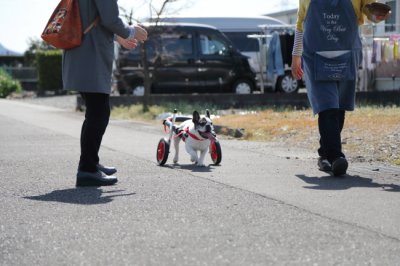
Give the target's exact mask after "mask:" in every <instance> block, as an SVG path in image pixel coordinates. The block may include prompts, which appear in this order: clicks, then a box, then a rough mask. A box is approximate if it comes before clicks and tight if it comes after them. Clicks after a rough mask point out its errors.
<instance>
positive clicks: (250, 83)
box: [116, 23, 256, 96]
mask: <svg viewBox="0 0 400 266" xmlns="http://www.w3.org/2000/svg"><path fill="white" fill-rule="evenodd" d="M144 26H145V27H146V29H147V31H148V33H149V38H148V40H147V41H146V42H145V45H146V50H147V53H146V54H147V62H148V66H149V67H148V68H149V76H150V80H151V93H166V94H168V93H221V92H231V93H240V94H248V93H251V92H252V91H253V90H254V88H255V84H256V82H255V76H256V75H255V73H254V72H253V71H252V69H251V68H250V65H249V62H248V60H247V57H246V56H244V55H242V54H241V53H240V52H239V51H238V50H237V49H236V48H234V46H233V44H232V43H231V41H229V39H228V38H227V37H226V36H225V35H223V34H222V33H221V32H219V31H218V30H217V29H216V28H213V27H211V26H206V25H200V24H188V23H179V24H176V23H161V24H160V23H159V24H157V25H156V24H145V25H144ZM141 60H142V59H141V49H140V48H139V47H138V48H136V49H134V50H131V51H127V50H125V49H121V50H120V52H119V58H118V60H117V64H116V65H117V67H116V77H117V82H118V83H117V84H118V90H119V92H120V93H121V94H124V93H128V94H133V95H138V96H140V95H143V93H144V85H143V84H144V72H143V67H142V61H141Z"/></svg>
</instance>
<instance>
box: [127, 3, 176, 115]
mask: <svg viewBox="0 0 400 266" xmlns="http://www.w3.org/2000/svg"><path fill="white" fill-rule="evenodd" d="M178 1H180V0H162V1H155V0H148V1H145V3H147V4H148V7H149V19H148V20H149V21H152V22H155V24H156V25H157V24H158V23H159V22H160V21H161V16H162V15H165V14H166V13H167V12H168V8H167V7H168V5H169V4H170V3H173V2H178ZM155 2H157V3H155ZM160 3H161V4H160ZM181 8H183V7H180V8H178V9H177V10H175V11H174V12H178V11H179V10H180V9H181ZM121 11H122V16H123V17H124V18H125V19H126V20H127V22H128V24H129V25H132V24H133V21H134V20H135V19H134V9H133V8H131V9H130V10H126V9H124V8H121ZM136 21H138V20H136ZM150 35H151V33H149V36H148V37H149V38H150V37H151V36H150ZM139 49H141V56H142V58H141V61H142V66H143V72H144V81H143V83H144V84H143V85H144V95H143V111H148V109H149V108H148V102H149V101H148V99H149V98H148V97H149V95H150V86H151V81H150V76H149V67H148V61H147V50H146V45H145V44H144V43H142V44H140V47H139Z"/></svg>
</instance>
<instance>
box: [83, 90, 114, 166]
mask: <svg viewBox="0 0 400 266" xmlns="http://www.w3.org/2000/svg"><path fill="white" fill-rule="evenodd" d="M81 95H82V98H83V99H84V101H85V105H86V112H85V120H84V122H83V125H82V130H81V156H80V159H79V167H78V169H79V170H80V171H86V172H95V171H97V164H98V163H99V149H100V145H101V141H102V139H103V135H104V133H105V131H106V128H107V125H108V121H109V119H110V102H109V100H110V96H109V95H108V94H104V93H86V92H85V93H81Z"/></svg>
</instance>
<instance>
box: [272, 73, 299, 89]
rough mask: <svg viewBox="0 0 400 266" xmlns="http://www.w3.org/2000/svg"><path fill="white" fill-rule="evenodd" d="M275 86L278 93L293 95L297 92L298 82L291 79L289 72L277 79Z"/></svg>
mask: <svg viewBox="0 0 400 266" xmlns="http://www.w3.org/2000/svg"><path fill="white" fill-rule="evenodd" d="M276 86H277V89H278V91H282V92H284V93H294V92H297V91H298V90H299V82H298V81H297V80H296V79H295V78H293V76H292V74H291V73H290V72H286V73H285V75H283V76H281V77H279V78H278V82H277V84H276Z"/></svg>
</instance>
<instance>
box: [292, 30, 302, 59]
mask: <svg viewBox="0 0 400 266" xmlns="http://www.w3.org/2000/svg"><path fill="white" fill-rule="evenodd" d="M302 54H303V32H301V31H298V30H296V31H295V34H294V45H293V52H292V55H296V56H301V55H302Z"/></svg>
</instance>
